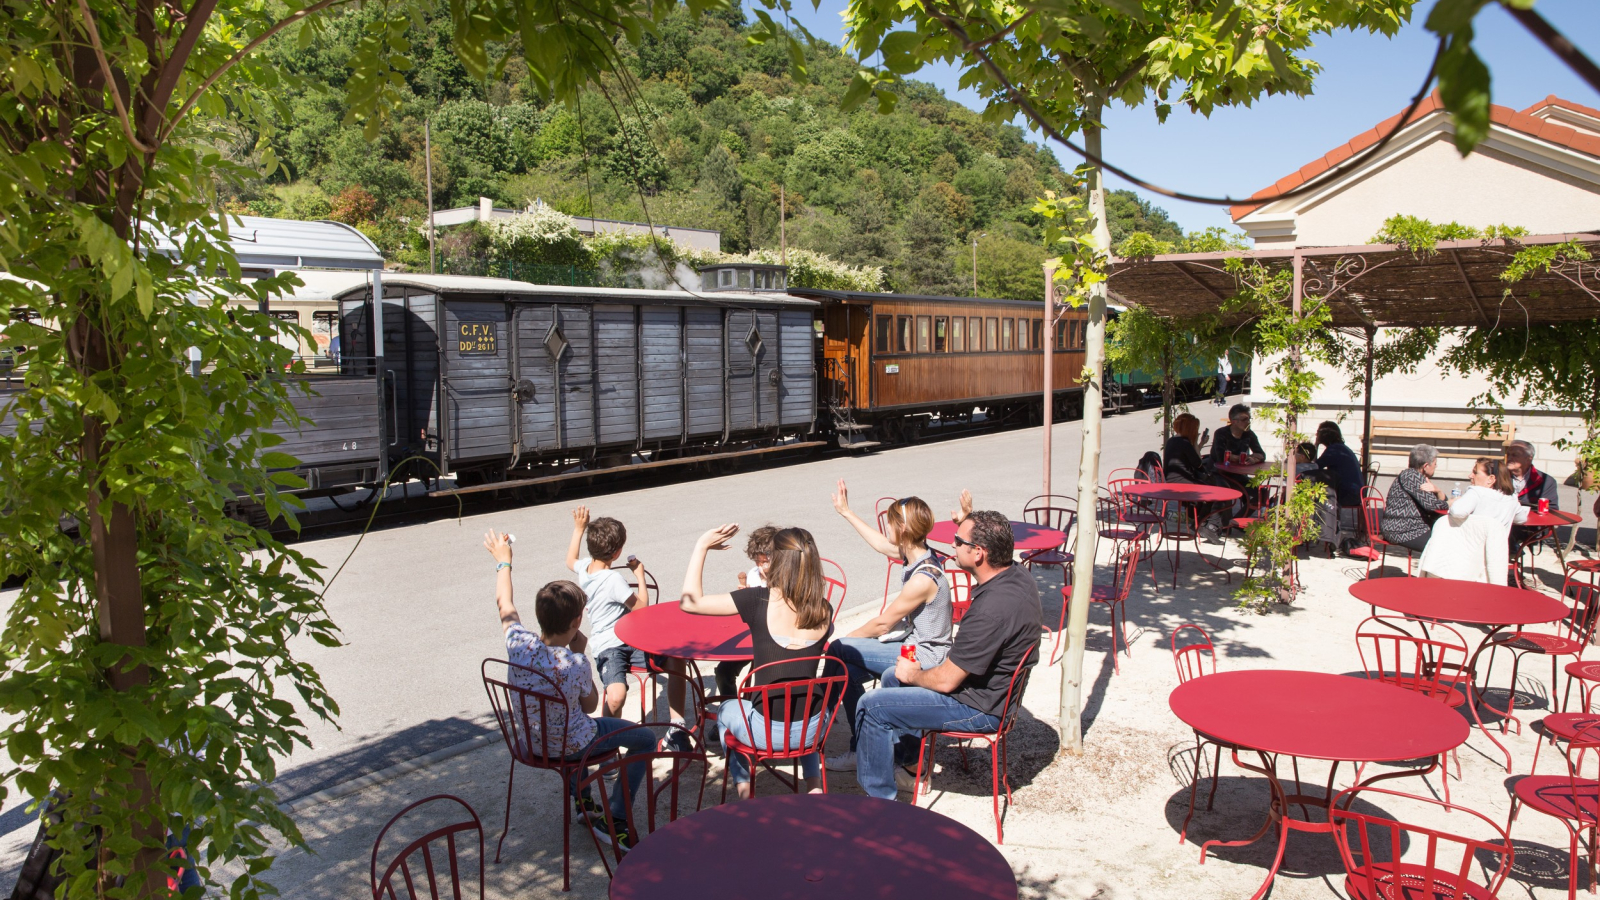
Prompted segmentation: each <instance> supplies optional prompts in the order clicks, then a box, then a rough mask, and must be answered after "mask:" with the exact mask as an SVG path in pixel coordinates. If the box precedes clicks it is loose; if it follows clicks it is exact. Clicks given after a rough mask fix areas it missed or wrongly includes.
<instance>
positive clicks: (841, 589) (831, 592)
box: [822, 559, 888, 622]
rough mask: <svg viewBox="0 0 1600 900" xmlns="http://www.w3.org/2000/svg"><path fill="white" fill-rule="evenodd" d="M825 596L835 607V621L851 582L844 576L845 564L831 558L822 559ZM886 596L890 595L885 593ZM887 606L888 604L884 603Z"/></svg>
mask: <svg viewBox="0 0 1600 900" xmlns="http://www.w3.org/2000/svg"><path fill="white" fill-rule="evenodd" d="M822 582H823V589H822V590H823V596H825V597H827V598H828V603H829V605H831V606H832V607H833V621H835V622H837V621H839V610H841V609H844V595H845V592H846V591H847V590H848V589H849V583H848V582H847V581H846V580H845V577H844V566H841V565H839V564H838V563H836V562H834V561H833V560H831V559H824V560H823V561H822ZM884 596H886V597H887V596H888V595H887V594H885V595H884ZM884 605H885V606H887V605H888V604H884Z"/></svg>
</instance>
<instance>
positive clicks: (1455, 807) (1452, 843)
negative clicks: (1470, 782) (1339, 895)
mask: <svg viewBox="0 0 1600 900" xmlns="http://www.w3.org/2000/svg"><path fill="white" fill-rule="evenodd" d="M1374 795H1377V796H1374ZM1357 799H1361V800H1365V801H1367V804H1368V805H1371V806H1381V807H1384V808H1391V807H1393V806H1395V805H1396V801H1397V800H1403V801H1407V802H1408V803H1413V802H1414V803H1419V804H1423V805H1425V806H1430V807H1440V808H1442V809H1443V810H1444V811H1445V812H1458V811H1459V812H1466V813H1467V814H1468V815H1470V816H1476V817H1477V819H1478V822H1477V824H1478V825H1479V826H1480V827H1481V830H1483V831H1484V832H1485V833H1488V834H1492V835H1494V837H1492V838H1486V839H1479V838H1468V837H1462V836H1460V835H1457V834H1452V833H1451V832H1448V831H1440V830H1438V829H1435V828H1427V827H1423V826H1421V825H1409V824H1406V823H1403V822H1398V821H1395V820H1394V819H1389V818H1385V817H1383V816H1379V815H1374V814H1372V813H1366V812H1356V811H1354V810H1352V809H1351V808H1350V807H1351V806H1352V805H1353V804H1354V802H1355V801H1356V800H1357ZM1328 821H1329V823H1330V824H1331V825H1332V826H1333V839H1334V843H1335V844H1337V845H1338V847H1339V856H1340V858H1341V859H1342V860H1343V861H1344V870H1345V875H1346V877H1347V878H1348V879H1349V881H1348V882H1347V884H1348V886H1349V888H1350V893H1351V894H1352V895H1354V896H1357V897H1416V898H1418V900H1421V898H1427V900H1466V898H1469V897H1493V896H1496V895H1497V894H1498V892H1499V890H1500V885H1501V883H1502V882H1504V881H1505V878H1506V875H1507V874H1509V873H1510V872H1511V867H1512V863H1513V861H1514V850H1513V848H1512V844H1511V839H1510V837H1508V836H1507V835H1506V832H1505V829H1503V828H1501V827H1500V826H1499V825H1498V824H1496V823H1495V822H1494V821H1493V820H1492V819H1490V818H1489V817H1487V816H1485V815H1483V814H1482V813H1479V812H1476V811H1474V810H1471V809H1467V808H1466V807H1464V806H1461V805H1460V804H1455V803H1452V804H1446V803H1442V802H1440V801H1438V800H1435V799H1433V798H1432V797H1419V796H1416V795H1414V794H1405V793H1401V792H1400V791H1391V790H1387V789H1385V788H1374V787H1354V788H1347V789H1346V790H1343V791H1341V792H1339V794H1338V795H1336V796H1335V797H1334V800H1333V806H1332V808H1331V809H1330V810H1329V811H1328ZM1402 855H1404V856H1405V857H1407V858H1408V859H1409V860H1411V861H1410V862H1407V861H1406V860H1405V859H1402V858H1401V857H1402ZM1474 870H1477V871H1485V872H1488V873H1489V874H1488V878H1487V882H1486V883H1484V884H1483V885H1482V886H1481V887H1480V886H1479V885H1478V884H1476V883H1474V882H1473V880H1472V876H1473V873H1474Z"/></svg>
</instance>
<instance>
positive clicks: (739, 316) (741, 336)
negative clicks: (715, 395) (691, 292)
mask: <svg viewBox="0 0 1600 900" xmlns="http://www.w3.org/2000/svg"><path fill="white" fill-rule="evenodd" d="M726 323H727V327H726V334H725V336H726V347H727V351H726V352H727V355H728V429H729V430H730V431H748V430H750V429H753V428H755V427H756V426H757V424H758V422H759V420H758V418H757V413H756V408H757V405H758V403H759V402H760V393H761V392H760V391H759V390H758V389H757V387H756V376H757V373H756V367H757V361H758V359H759V358H760V355H761V354H762V353H765V352H766V347H765V339H764V338H762V337H761V334H760V329H759V328H757V327H756V314H755V312H754V311H752V310H748V309H730V310H728V312H727V319H726Z"/></svg>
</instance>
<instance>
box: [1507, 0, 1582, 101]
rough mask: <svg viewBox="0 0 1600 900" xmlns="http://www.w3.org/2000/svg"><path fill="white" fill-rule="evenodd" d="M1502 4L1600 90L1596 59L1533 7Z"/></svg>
mask: <svg viewBox="0 0 1600 900" xmlns="http://www.w3.org/2000/svg"><path fill="white" fill-rule="evenodd" d="M1500 6H1501V7H1502V8H1504V9H1505V11H1506V12H1508V13H1510V14H1511V18H1513V19H1516V20H1517V21H1518V22H1521V23H1522V27H1524V28H1526V29H1528V30H1529V31H1531V32H1533V36H1534V37H1536V38H1538V39H1539V42H1540V43H1541V44H1544V46H1545V48H1546V49H1547V50H1549V51H1550V52H1551V53H1554V54H1555V55H1556V58H1557V59H1560V60H1561V61H1562V62H1564V63H1566V64H1567V67H1568V68H1570V69H1572V71H1574V72H1576V73H1578V77H1580V78H1582V79H1583V80H1584V81H1587V82H1588V83H1589V87H1592V88H1594V89H1595V90H1597V91H1600V65H1595V62H1594V60H1592V59H1590V58H1589V57H1587V56H1584V55H1583V51H1582V50H1579V49H1578V48H1577V47H1576V46H1574V45H1573V43H1572V41H1571V40H1570V39H1569V38H1568V37H1567V36H1566V35H1564V34H1562V33H1561V32H1559V31H1557V30H1556V29H1555V26H1554V25H1551V24H1550V23H1549V22H1548V21H1546V20H1545V18H1544V17H1543V16H1541V15H1539V14H1538V13H1536V12H1534V11H1533V10H1532V9H1520V8H1518V7H1517V6H1516V5H1515V4H1511V3H1505V2H1503V0H1502V2H1501V4H1500Z"/></svg>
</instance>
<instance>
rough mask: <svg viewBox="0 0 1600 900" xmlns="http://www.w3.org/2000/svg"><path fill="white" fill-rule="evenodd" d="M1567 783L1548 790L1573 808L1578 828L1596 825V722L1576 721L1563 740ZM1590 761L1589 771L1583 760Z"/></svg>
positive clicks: (1599, 798)
mask: <svg viewBox="0 0 1600 900" xmlns="http://www.w3.org/2000/svg"><path fill="white" fill-rule="evenodd" d="M1566 759H1567V783H1566V784H1564V785H1563V784H1557V785H1555V786H1552V787H1551V788H1550V789H1549V790H1550V793H1551V794H1552V795H1555V796H1556V797H1559V798H1560V800H1561V803H1562V805H1569V806H1570V807H1571V809H1572V811H1573V815H1572V816H1571V817H1570V818H1571V821H1573V822H1575V823H1577V824H1578V826H1579V828H1578V830H1579V831H1582V830H1583V829H1585V828H1595V827H1600V723H1585V724H1580V725H1579V726H1578V728H1577V731H1576V733H1574V734H1573V736H1572V737H1571V738H1570V739H1569V740H1568V741H1567V749H1566ZM1585 760H1591V761H1592V762H1590V764H1589V765H1590V769H1589V772H1588V773H1587V774H1586V773H1585V770H1584V761H1585Z"/></svg>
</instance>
